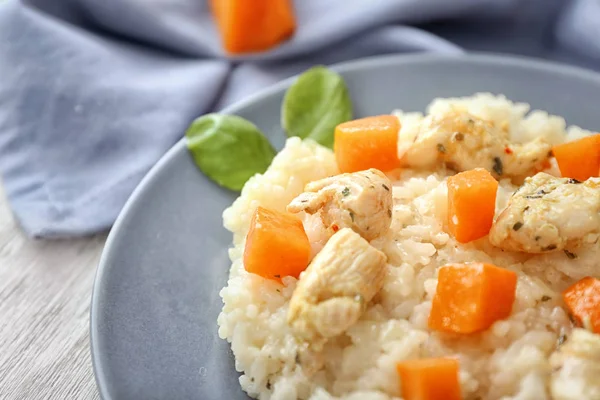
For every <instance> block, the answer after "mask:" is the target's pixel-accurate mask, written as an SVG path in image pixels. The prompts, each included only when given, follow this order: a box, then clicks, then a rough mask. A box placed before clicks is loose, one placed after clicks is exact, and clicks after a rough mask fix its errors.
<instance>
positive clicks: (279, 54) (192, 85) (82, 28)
mask: <svg viewBox="0 0 600 400" xmlns="http://www.w3.org/2000/svg"><path fill="white" fill-rule="evenodd" d="M248 1H250V0H248ZM294 3H295V10H296V15H297V22H298V29H297V32H296V34H295V35H294V36H293V38H292V39H291V40H290V41H288V42H286V43H284V44H283V45H281V46H279V47H278V48H276V49H274V50H272V51H269V52H267V53H264V54H258V55H250V56H245V57H235V58H228V57H227V56H226V55H224V53H223V51H222V50H221V47H220V42H219V37H218V34H217V31H216V29H215V26H214V24H213V22H212V20H211V17H210V14H209V12H208V7H207V4H206V1H205V0H37V1H33V0H30V1H25V0H21V1H18V0H0V172H1V174H2V179H3V182H4V187H5V191H6V194H7V196H8V199H9V201H10V204H11V206H12V209H13V211H14V214H15V216H16V218H17V219H18V221H19V222H20V224H21V226H22V227H23V229H24V230H25V231H26V232H27V233H28V234H29V235H31V236H34V237H62V236H76V235H82V234H88V233H93V232H96V231H99V230H103V229H106V228H108V227H110V225H111V224H112V222H113V221H114V219H115V218H116V216H117V214H118V212H119V211H120V209H121V207H122V206H123V204H124V202H125V200H126V199H127V197H128V196H129V195H130V193H131V192H132V190H133V189H134V188H135V186H136V184H137V183H138V182H139V181H140V179H141V178H142V177H143V175H144V174H145V173H146V172H147V171H148V170H149V169H150V167H151V166H152V165H153V164H154V163H155V162H156V161H157V160H158V159H159V157H160V156H161V155H162V154H163V153H165V151H166V150H168V149H169V147H170V146H172V145H173V144H174V143H175V142H176V141H177V140H178V139H179V138H180V137H181V136H182V135H183V132H184V131H185V128H186V127H187V126H188V124H189V123H190V122H191V121H192V120H193V119H194V118H195V117H197V116H199V115H201V114H203V113H206V112H209V111H212V110H215V109H219V108H221V107H223V106H225V105H228V104H230V103H231V102H233V101H236V100H239V99H240V98H242V97H244V96H246V95H248V94H250V93H252V92H254V91H256V90H258V89H260V88H263V87H265V86H266V85H269V84H271V83H274V82H276V81H278V80H280V79H282V78H285V77H288V76H290V75H293V74H295V73H298V72H300V71H301V70H303V69H305V68H306V67H308V66H310V65H312V64H315V63H324V64H330V63H335V62H339V61H344V60H349V59H354V58H359V57H366V56H371V55H375V54H387V53H401V52H412V51H432V52H439V53H460V52H462V51H464V50H485V51H495V52H510V53H517V54H525V55H532V56H536V57H542V58H549V59H555V60H559V61H565V62H570V63H575V64H579V65H583V66H587V67H591V68H600V40H598V38H599V37H600V23H599V22H598V21H600V2H599V1H598V0H579V1H576V0H573V1H569V0H564V1H563V0H296V1H295V2H294Z"/></svg>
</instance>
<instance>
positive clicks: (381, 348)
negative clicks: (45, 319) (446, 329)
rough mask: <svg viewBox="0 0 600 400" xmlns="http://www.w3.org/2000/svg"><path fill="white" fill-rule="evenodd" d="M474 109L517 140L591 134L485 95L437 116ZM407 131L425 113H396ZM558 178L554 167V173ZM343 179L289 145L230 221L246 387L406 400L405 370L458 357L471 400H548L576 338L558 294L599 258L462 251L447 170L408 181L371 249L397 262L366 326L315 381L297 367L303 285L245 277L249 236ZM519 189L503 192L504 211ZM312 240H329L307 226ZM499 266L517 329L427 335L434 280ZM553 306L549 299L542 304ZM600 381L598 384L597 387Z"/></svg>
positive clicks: (233, 292)
mask: <svg viewBox="0 0 600 400" xmlns="http://www.w3.org/2000/svg"><path fill="white" fill-rule="evenodd" d="M450 106H453V107H461V108H462V107H464V108H466V109H467V110H468V111H469V112H470V113H471V114H473V115H475V116H479V117H482V118H485V119H487V120H492V121H494V122H495V123H497V124H499V125H498V126H502V124H509V127H510V134H511V137H512V140H514V141H517V142H520V141H527V140H530V139H532V138H534V137H537V136H539V135H541V136H544V137H545V138H546V139H547V140H548V141H549V142H550V143H561V142H564V141H567V140H571V139H572V138H576V137H579V136H582V135H585V134H588V133H589V132H587V131H584V130H582V129H580V128H577V127H570V128H568V129H566V124H565V121H564V119H563V118H560V117H557V116H552V115H548V114H547V113H545V112H543V111H533V112H531V113H529V114H527V113H528V111H529V105H527V104H524V103H512V102H511V101H509V100H507V99H506V98H505V97H503V96H493V95H491V94H477V95H475V96H473V97H468V98H452V99H436V100H434V101H433V102H432V103H431V105H430V106H429V109H428V112H429V113H431V114H439V113H441V112H443V111H444V110H445V109H447V108H448V107H450ZM396 114H398V115H399V116H401V118H402V129H409V130H410V129H415V128H416V127H418V124H419V123H420V120H421V118H422V117H423V116H422V115H421V114H419V113H404V112H402V111H396ZM554 168H555V167H554ZM337 173H339V172H338V170H337V165H336V162H335V157H334V155H333V153H332V152H331V151H330V150H328V149H325V148H323V147H321V146H319V145H317V144H316V143H314V142H311V141H301V140H300V139H298V138H291V139H289V140H288V141H287V143H286V146H285V148H284V149H283V150H282V151H281V152H280V153H279V154H278V155H277V157H276V158H275V159H274V161H273V163H272V165H271V167H270V168H269V170H268V171H267V172H266V173H265V174H263V175H257V176H255V177H253V178H252V179H251V180H250V181H249V182H248V183H247V184H246V185H245V187H244V189H243V191H242V194H241V196H240V197H239V198H238V199H237V200H236V201H235V202H234V204H233V205H232V206H231V207H230V208H228V209H227V210H225V212H224V213H223V219H224V224H225V227H226V228H227V229H229V230H230V231H231V232H233V244H234V247H233V248H231V249H230V251H229V256H230V258H231V261H232V263H233V264H232V266H231V272H230V277H229V281H228V283H227V286H226V287H225V288H224V289H223V290H222V291H221V296H222V298H223V302H224V307H223V311H222V313H221V314H220V315H219V319H218V324H219V336H220V337H221V338H223V339H227V340H228V341H229V342H230V343H231V347H232V349H233V353H234V355H235V360H236V361H235V367H236V369H237V370H238V371H240V372H242V373H243V375H242V376H241V377H240V384H241V386H242V388H243V389H244V390H245V391H246V392H247V393H248V394H249V395H250V396H252V397H256V398H259V399H273V400H275V399H277V400H283V399H286V400H287V399H290V400H291V399H296V398H300V399H313V400H317V399H318V400H326V399H337V398H341V399H353V400H359V399H360V400H363V399H374V400H379V399H381V400H384V399H399V398H400V382H399V378H398V376H397V372H396V363H397V362H399V361H401V360H405V359H409V358H418V357H438V356H454V357H458V359H459V361H460V374H459V375H460V384H461V389H462V393H463V397H464V398H465V399H519V400H526V399H531V400H544V399H549V398H550V395H549V392H548V389H547V388H548V385H549V377H550V372H551V367H550V364H549V360H548V358H549V355H550V353H551V352H552V351H553V350H554V349H555V348H556V343H557V338H558V337H559V336H560V335H562V334H569V331H570V329H571V328H570V326H571V324H570V322H569V318H568V316H567V314H566V313H565V311H564V310H563V308H562V307H561V296H560V292H561V291H562V290H564V289H565V288H566V287H567V286H568V285H569V284H572V283H573V282H574V281H575V280H577V279H579V278H582V277H584V276H586V275H590V274H591V271H592V268H594V265H596V264H597V260H598V256H599V254H598V250H597V248H596V247H594V248H589V249H585V250H582V251H581V252H578V258H577V259H576V260H570V259H568V258H567V257H566V255H565V254H563V253H562V252H558V253H552V254H546V255H537V256H534V255H527V254H518V253H510V252H504V251H502V250H500V249H498V248H495V247H493V246H491V245H490V244H489V242H488V241H487V238H483V239H481V240H478V241H475V242H472V243H469V244H465V245H463V244H460V243H458V242H457V241H456V240H454V239H453V238H452V237H451V236H450V235H448V233H446V232H447V227H446V222H445V221H446V213H447V209H446V208H447V189H446V183H445V179H446V177H447V176H448V175H449V174H450V173H447V172H446V171H445V170H441V169H440V170H438V171H435V172H414V171H411V170H405V171H402V172H401V175H400V176H399V177H394V178H397V180H395V181H394V186H393V197H394V210H393V221H392V226H391V229H390V231H389V233H388V234H387V235H386V236H385V237H383V238H379V239H376V240H375V241H373V242H372V244H373V245H374V246H375V247H377V248H379V249H380V250H382V251H383V252H384V253H385V254H386V255H387V256H388V263H389V269H388V275H387V278H386V281H385V284H384V287H383V289H382V290H381V292H380V293H379V294H378V295H377V296H376V297H375V299H374V300H373V301H372V302H371V304H370V305H369V307H368V309H367V311H366V312H365V313H364V315H363V316H362V318H361V319H360V320H359V322H358V323H356V324H355V325H354V326H353V327H351V328H350V329H349V330H348V331H347V332H346V334H345V335H342V336H341V337H338V338H336V339H335V340H330V341H329V342H328V344H327V345H326V349H325V352H326V353H325V354H326V360H327V361H326V365H325V367H324V368H323V369H322V370H321V371H319V372H318V373H317V374H316V376H313V377H310V378H308V377H306V376H305V375H304V373H303V371H302V369H301V368H300V366H299V365H298V364H297V363H296V353H297V344H296V341H295V340H294V338H293V335H292V333H291V331H290V328H289V327H288V326H287V323H286V313H287V308H288V301H289V299H290V297H291V295H292V293H293V291H294V288H295V285H296V279H294V278H292V277H286V278H284V280H283V282H284V284H285V285H284V286H281V285H280V284H278V283H276V282H274V281H270V280H266V279H263V278H261V277H259V276H256V275H252V274H249V273H247V272H246V271H245V270H244V266H243V264H242V254H243V250H244V240H245V235H246V233H247V231H248V227H249V223H250V219H251V215H252V213H253V211H254V210H255V208H256V207H257V206H259V205H260V206H264V207H267V208H271V209H275V210H279V211H284V210H285V207H286V205H287V204H288V203H289V202H290V200H292V199H293V198H294V197H295V196H297V195H298V194H300V193H301V192H302V191H303V187H304V185H305V184H306V183H308V182H310V181H313V180H316V179H320V178H323V177H326V176H330V175H334V174H337ZM515 189H516V187H515V186H513V185H512V184H511V183H510V182H508V181H501V182H500V189H499V192H498V198H497V207H496V209H497V212H498V210H501V209H502V208H503V207H504V206H505V205H506V202H507V200H508V198H509V196H510V195H511V194H512V192H513V191H514V190H515ZM304 218H305V228H306V230H307V234H308V235H309V238H311V239H312V240H315V241H316V239H318V235H319V232H316V231H315V228H314V227H313V225H314V224H312V223H311V220H310V219H309V218H308V217H306V216H305V217H304ZM473 261H480V262H489V263H492V264H495V265H498V266H502V267H505V268H508V269H511V270H513V271H515V272H516V273H517V274H518V276H519V279H518V285H517V294H516V300H515V303H514V306H513V311H512V314H511V316H510V318H508V319H506V320H501V321H498V322H496V323H495V324H494V325H493V326H492V327H491V328H490V329H488V330H487V331H485V332H482V333H478V334H473V335H468V336H466V335H462V336H460V337H459V336H452V335H448V334H441V333H437V332H432V331H430V330H429V329H428V327H427V319H428V315H429V310H430V307H431V299H432V296H433V294H434V292H435V288H436V284H437V280H436V270H437V269H438V267H440V266H443V265H445V264H447V263H450V262H473ZM543 296H549V297H551V299H550V300H547V301H542V297H543ZM599 379H600V378H599Z"/></svg>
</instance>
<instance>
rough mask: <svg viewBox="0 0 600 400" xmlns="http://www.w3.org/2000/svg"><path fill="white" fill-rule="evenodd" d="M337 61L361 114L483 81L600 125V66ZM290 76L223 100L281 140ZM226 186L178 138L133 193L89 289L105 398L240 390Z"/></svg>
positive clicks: (410, 105) (468, 89)
mask: <svg viewBox="0 0 600 400" xmlns="http://www.w3.org/2000/svg"><path fill="white" fill-rule="evenodd" d="M336 69H337V70H338V71H339V72H341V73H342V75H343V76H344V77H345V79H346V82H347V83H348V87H349V88H350V93H351V95H352V99H353V101H354V105H355V115H356V116H358V117H362V116H367V115H375V114H382V113H389V112H390V111H391V110H392V109H394V108H402V109H404V110H413V111H422V110H423V109H424V107H425V106H426V105H427V104H428V103H429V101H431V100H432V99H433V98H434V97H447V96H461V95H470V94H473V93H475V92H478V91H490V92H494V93H504V94H505V95H507V96H508V97H509V98H510V99H512V100H518V101H525V102H528V103H531V104H532V106H533V107H535V108H540V109H542V110H547V111H548V112H550V113H555V114H558V115H562V116H564V117H565V118H566V119H567V122H568V123H569V124H577V125H581V126H582V127H585V128H596V129H598V128H599V127H600V111H599V107H600V76H598V75H596V74H593V73H591V72H586V71H583V70H580V69H575V68H569V67H563V66H555V65H552V64H547V63H541V62H536V61H531V60H527V59H515V58H506V57H497V56H482V55H474V56H462V57H445V56H435V55H410V56H393V57H382V58H373V59H367V60H362V61H356V62H351V63H347V64H344V65H340V66H339V67H338V68H336ZM289 83H290V81H286V82H283V83H281V84H279V85H277V86H275V87H272V88H270V89H268V90H266V91H264V92H263V93H261V94H258V95H256V96H254V97H253V98H251V99H248V100H247V101H244V102H241V103H239V104H237V105H235V106H232V107H230V108H229V109H228V110H226V111H227V112H230V113H235V114H238V115H241V116H243V117H245V118H247V119H249V120H250V121H253V122H254V123H255V124H256V125H258V126H259V127H260V128H261V129H262V130H263V132H265V133H266V134H267V135H268V137H269V139H271V140H272V142H273V143H274V144H275V145H276V146H277V147H278V148H281V146H282V145H283V142H284V134H283V132H282V130H281V128H280V124H279V109H280V104H281V100H282V97H283V93H284V91H285V89H286V87H287V86H288V85H289ZM234 198H235V194H233V193H231V192H228V191H226V190H223V189H221V188H219V187H218V186H216V185H215V184H213V183H212V182H211V181H209V180H208V179H207V178H206V177H204V176H203V175H202V173H201V172H199V171H198V170H197V169H196V167H195V166H194V164H193V162H192V159H191V157H190V156H189V155H188V153H187V151H186V148H185V144H184V143H183V142H179V143H178V144H177V145H175V147H174V148H173V149H171V150H170V151H169V152H168V154H167V155H165V156H164V157H163V159H162V160H161V161H160V162H159V163H158V164H157V165H156V166H155V167H154V168H153V169H152V171H151V172H150V173H149V174H148V175H147V176H146V178H145V179H144V181H143V182H142V183H141V184H140V186H139V187H138V188H137V190H136V191H135V193H134V194H133V195H132V196H131V198H130V199H129V201H128V203H127V205H126V206H125V208H124V209H123V212H122V213H121V215H120V217H119V219H118V221H117V222H116V224H115V226H114V228H113V229H112V232H111V234H110V236H109V239H108V242H107V245H106V248H105V250H104V255H103V257H102V260H101V262H100V266H99V268H98V275H97V278H96V283H95V287H94V294H93V300H92V311H91V339H92V356H93V364H94V369H95V373H96V379H97V382H98V386H99V388H100V393H101V395H102V397H103V398H104V399H105V400H121V399H123V400H125V399H126V400H135V399H143V400H151V399H165V400H176V399H228V400H234V399H247V397H246V395H245V394H244V393H243V392H242V391H241V390H240V388H239V385H238V381H237V379H238V373H236V371H235V368H234V362H233V357H232V354H231V352H230V350H229V345H228V344H227V343H226V342H225V341H223V340H220V339H219V338H218V336H217V325H216V319H217V315H218V314H219V311H220V309H221V299H220V297H219V294H218V293H219V290H220V289H221V287H223V286H224V285H225V283H226V280H227V274H228V268H229V261H228V258H227V248H228V246H229V244H230V242H231V236H230V234H228V232H226V231H225V230H224V228H223V227H222V223H221V213H222V211H223V209H225V208H226V207H227V206H228V205H229V204H230V203H231V202H232V201H233V200H234Z"/></svg>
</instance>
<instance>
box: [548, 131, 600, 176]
mask: <svg viewBox="0 0 600 400" xmlns="http://www.w3.org/2000/svg"><path fill="white" fill-rule="evenodd" d="M552 153H553V154H554V158H556V162H557V163H558V168H559V169H560V173H561V175H562V176H563V177H565V178H573V179H577V180H579V181H585V180H586V179H588V178H590V177H593V176H598V171H599V170H600V134H595V135H591V136H586V137H583V138H581V139H579V140H575V141H572V142H568V143H563V144H559V145H557V146H554V147H553V148H552Z"/></svg>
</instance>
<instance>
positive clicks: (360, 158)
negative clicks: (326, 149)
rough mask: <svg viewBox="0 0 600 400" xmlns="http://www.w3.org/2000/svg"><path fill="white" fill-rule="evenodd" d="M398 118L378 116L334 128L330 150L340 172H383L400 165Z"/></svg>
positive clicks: (345, 123)
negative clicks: (371, 169) (371, 170)
mask: <svg viewBox="0 0 600 400" xmlns="http://www.w3.org/2000/svg"><path fill="white" fill-rule="evenodd" d="M399 132H400V121H399V120H398V118H397V117H395V116H393V115H379V116H376V117H367V118H361V119H356V120H354V121H348V122H344V123H342V124H339V125H338V126H337V127H336V128H335V139H334V144H333V150H334V152H335V158H336V160H337V164H338V167H339V168H340V171H341V172H357V171H364V170H366V169H369V168H377V169H378V170H381V171H383V172H386V171H390V170H393V169H396V168H398V167H399V166H400V160H398V134H399Z"/></svg>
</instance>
